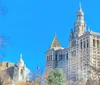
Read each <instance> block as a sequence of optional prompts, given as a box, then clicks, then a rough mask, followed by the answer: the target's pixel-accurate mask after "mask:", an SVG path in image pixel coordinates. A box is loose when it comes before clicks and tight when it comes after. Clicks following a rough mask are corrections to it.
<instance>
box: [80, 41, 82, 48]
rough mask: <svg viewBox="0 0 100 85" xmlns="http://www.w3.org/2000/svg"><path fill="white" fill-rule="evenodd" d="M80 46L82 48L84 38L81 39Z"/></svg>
mask: <svg viewBox="0 0 100 85" xmlns="http://www.w3.org/2000/svg"><path fill="white" fill-rule="evenodd" d="M80 48H81V49H82V40H81V41H80Z"/></svg>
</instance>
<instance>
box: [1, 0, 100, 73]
mask: <svg viewBox="0 0 100 85" xmlns="http://www.w3.org/2000/svg"><path fill="white" fill-rule="evenodd" d="M79 2H81V3H82V8H83V11H84V14H85V21H86V24H87V26H89V27H90V28H91V29H92V30H93V31H98V32H100V29H99V28H100V5H99V3H100V1H99V0H81V1H80V0H1V1H0V7H1V8H0V9H1V10H3V13H1V15H0V34H2V35H4V36H7V37H9V38H8V39H9V40H8V42H9V46H8V47H6V48H4V49H1V51H0V52H1V53H3V54H4V55H5V56H6V57H5V58H4V59H3V60H4V61H10V62H14V63H17V61H18V60H19V57H20V56H19V55H20V53H23V59H24V61H25V64H26V66H27V67H28V68H29V69H31V70H32V71H36V66H37V65H38V66H39V67H40V68H41V72H43V70H44V66H45V52H46V51H47V50H48V48H49V46H50V45H51V42H52V40H53V36H54V33H56V35H57V37H58V40H59V42H60V44H61V45H62V46H63V47H67V46H68V38H69V31H70V28H73V25H74V23H75V20H76V12H77V11H78V8H79Z"/></svg>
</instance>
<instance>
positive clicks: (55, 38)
mask: <svg viewBox="0 0 100 85" xmlns="http://www.w3.org/2000/svg"><path fill="white" fill-rule="evenodd" d="M54 47H61V46H60V44H59V41H58V39H57V36H56V34H54V39H53V41H52V44H51V47H50V48H54Z"/></svg>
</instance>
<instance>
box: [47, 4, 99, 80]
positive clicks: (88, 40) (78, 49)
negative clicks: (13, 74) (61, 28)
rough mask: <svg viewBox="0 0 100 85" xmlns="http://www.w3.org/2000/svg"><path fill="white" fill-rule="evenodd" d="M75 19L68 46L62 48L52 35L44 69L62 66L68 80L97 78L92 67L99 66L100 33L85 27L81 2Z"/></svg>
mask: <svg viewBox="0 0 100 85" xmlns="http://www.w3.org/2000/svg"><path fill="white" fill-rule="evenodd" d="M76 16H77V20H76V22H75V24H74V27H73V29H71V30H70V39H69V46H68V48H63V47H61V45H60V44H59V42H58V39H57V36H56V35H55V36H54V39H53V42H52V44H51V47H50V48H49V50H48V51H47V52H46V70H49V69H55V68H62V69H63V71H64V72H65V73H66V77H67V79H68V80H69V81H70V82H75V81H79V80H86V81H87V79H88V78H89V77H91V79H93V80H97V79H98V78H97V75H96V73H95V72H94V70H91V73H90V74H89V71H90V67H88V66H87V65H86V64H89V65H92V66H93V67H96V68H99V67H100V33H97V32H92V31H91V30H90V29H89V28H88V29H87V27H86V24H85V21H84V12H83V10H82V7H81V4H80V6H79V10H78V12H77V14H76Z"/></svg>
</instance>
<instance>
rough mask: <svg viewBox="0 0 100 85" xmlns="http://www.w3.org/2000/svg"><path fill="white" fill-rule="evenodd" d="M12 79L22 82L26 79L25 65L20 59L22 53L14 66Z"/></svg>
mask: <svg viewBox="0 0 100 85" xmlns="http://www.w3.org/2000/svg"><path fill="white" fill-rule="evenodd" d="M13 80H14V81H15V82H24V81H26V66H25V65H24V61H23V59H22V54H20V59H19V61H18V63H17V65H16V66H15V67H14V74H13Z"/></svg>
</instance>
